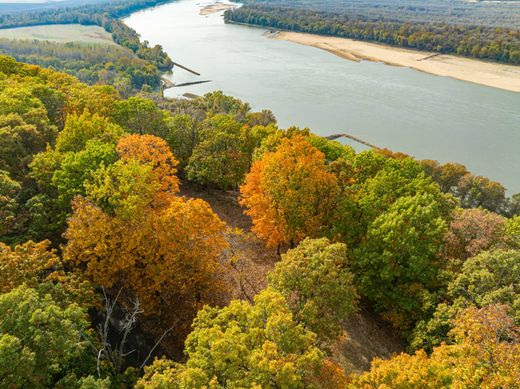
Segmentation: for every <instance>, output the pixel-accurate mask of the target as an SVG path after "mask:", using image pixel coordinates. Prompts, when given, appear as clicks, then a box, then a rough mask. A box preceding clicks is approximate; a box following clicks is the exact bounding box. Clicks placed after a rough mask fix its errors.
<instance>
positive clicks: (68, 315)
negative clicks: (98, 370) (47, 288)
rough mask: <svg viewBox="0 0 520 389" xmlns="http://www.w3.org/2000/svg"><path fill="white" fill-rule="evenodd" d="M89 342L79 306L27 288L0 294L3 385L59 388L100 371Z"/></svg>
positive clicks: (0, 371)
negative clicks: (96, 366)
mask: <svg viewBox="0 0 520 389" xmlns="http://www.w3.org/2000/svg"><path fill="white" fill-rule="evenodd" d="M89 338H90V334H89V330H88V323H87V321H86V320H85V311H83V310H82V309H81V308H79V307H78V306H77V305H75V304H70V305H68V304H67V303H66V302H62V301H56V300H54V299H53V298H52V297H51V295H49V294H46V293H44V292H42V291H40V290H38V289H31V288H27V287H26V286H20V287H18V288H16V289H13V290H11V291H10V292H8V293H5V294H2V295H0V386H2V387H6V388H8V387H18V386H21V387H32V388H45V387H56V386H60V383H61V382H67V381H69V382H70V380H71V378H73V377H74V378H75V377H78V376H79V377H81V376H84V375H89V374H93V373H95V358H94V356H93V355H90V353H89V350H88V347H89V346H88V342H89V341H90V339H89ZM76 379H77V378H76Z"/></svg>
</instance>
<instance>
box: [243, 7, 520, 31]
mask: <svg viewBox="0 0 520 389" xmlns="http://www.w3.org/2000/svg"><path fill="white" fill-rule="evenodd" d="M241 3H244V4H247V5H250V4H253V5H258V4H265V5H271V6H276V7H285V8H291V9H303V10H307V11H314V12H329V13H337V14H344V15H349V16H351V17H358V16H359V17H365V18H368V19H370V20H387V21H399V22H410V23H416V22H420V23H421V22H422V23H448V24H455V25H467V26H487V27H500V28H502V27H509V28H513V29H514V28H518V26H519V25H520V14H519V13H518V1H516V0H513V1H509V2H508V1H495V2H492V3H488V2H485V1H483V2H470V1H465V0H431V1H428V2H425V1H423V0H401V1H399V2H396V1H394V0H243V1H241Z"/></svg>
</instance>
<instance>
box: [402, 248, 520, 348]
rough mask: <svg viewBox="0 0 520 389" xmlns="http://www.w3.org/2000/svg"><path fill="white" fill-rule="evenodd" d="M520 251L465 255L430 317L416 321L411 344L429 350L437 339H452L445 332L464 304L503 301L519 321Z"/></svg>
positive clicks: (448, 329) (519, 321) (446, 340)
mask: <svg viewBox="0 0 520 389" xmlns="http://www.w3.org/2000/svg"><path fill="white" fill-rule="evenodd" d="M519 277H520V252H519V251H518V250H505V251H504V250H496V251H488V252H482V253H480V254H479V255H477V256H475V257H473V258H470V259H467V260H466V261H465V262H464V263H463V265H462V268H461V270H460V273H457V274H453V276H452V280H451V281H450V283H449V284H448V287H447V300H446V301H445V302H442V303H441V304H439V305H438V306H437V308H436V311H435V313H434V314H433V317H432V318H431V319H430V320H427V321H422V322H420V323H418V325H417V327H416V328H415V330H414V334H413V338H412V347H414V348H416V349H418V348H420V347H424V348H426V349H427V350H431V349H432V347H433V346H437V345H439V344H440V343H441V342H449V341H452V339H450V338H449V337H448V332H449V331H450V330H451V329H452V324H451V323H452V321H453V319H454V318H455V317H456V316H457V314H459V313H460V312H461V311H462V310H463V309H464V308H467V307H470V306H475V307H477V308H482V307H485V306H487V305H491V304H507V305H508V306H509V307H510V312H511V316H512V317H513V319H514V320H515V322H516V323H517V324H520V297H519V296H520V286H519V285H518V282H517V280H518V279H519Z"/></svg>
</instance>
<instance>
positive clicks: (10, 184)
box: [0, 170, 21, 238]
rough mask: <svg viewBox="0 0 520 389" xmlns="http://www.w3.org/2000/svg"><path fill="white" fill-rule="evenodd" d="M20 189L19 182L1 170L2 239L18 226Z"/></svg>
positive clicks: (0, 211)
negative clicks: (18, 196)
mask: <svg viewBox="0 0 520 389" xmlns="http://www.w3.org/2000/svg"><path fill="white" fill-rule="evenodd" d="M20 189H21V185H20V184H19V183H18V182H16V181H14V180H13V179H11V177H9V174H8V173H7V172H6V171H3V170H0V238H1V237H2V236H4V235H6V234H8V233H9V232H11V231H12V229H13V228H14V226H15V224H16V215H17V210H18V207H19V204H18V201H17V195H18V192H19V191H20Z"/></svg>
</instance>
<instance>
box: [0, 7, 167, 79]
mask: <svg viewBox="0 0 520 389" xmlns="http://www.w3.org/2000/svg"><path fill="white" fill-rule="evenodd" d="M168 1H169V0H117V1H110V2H102V3H94V4H87V5H81V6H77V7H57V8H48V9H42V10H32V11H25V12H11V13H6V14H0V28H13V27H23V26H35V25H45V24H84V25H97V26H101V27H103V28H104V29H105V30H106V31H108V32H110V33H111V34H112V38H113V39H114V41H115V42H116V43H118V44H119V45H121V46H123V47H126V48H128V49H130V50H132V51H133V52H134V53H135V54H136V55H137V56H138V57H139V58H141V59H143V60H145V61H149V62H150V63H152V64H153V65H155V66H156V67H157V69H159V70H160V71H162V72H167V71H170V70H172V68H173V63H172V61H171V59H170V58H169V57H168V54H166V53H165V52H164V51H163V49H162V47H161V46H160V45H156V46H154V47H150V46H149V44H148V42H146V41H144V42H141V40H140V38H139V35H138V34H137V32H135V31H134V30H133V29H131V28H130V27H128V26H127V25H126V24H124V23H123V22H122V21H121V20H119V19H120V18H122V17H124V16H127V15H129V14H131V13H133V12H136V11H139V10H141V9H145V8H149V7H152V6H155V5H160V4H163V3H166V2H168Z"/></svg>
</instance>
